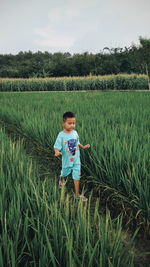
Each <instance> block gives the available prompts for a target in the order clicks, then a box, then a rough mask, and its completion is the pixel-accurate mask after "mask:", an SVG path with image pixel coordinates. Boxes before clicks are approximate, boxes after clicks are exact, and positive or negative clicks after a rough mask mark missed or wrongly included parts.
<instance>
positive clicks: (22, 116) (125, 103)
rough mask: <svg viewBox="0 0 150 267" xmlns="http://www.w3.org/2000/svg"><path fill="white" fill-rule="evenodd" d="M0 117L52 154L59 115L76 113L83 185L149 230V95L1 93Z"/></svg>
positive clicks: (129, 93)
mask: <svg viewBox="0 0 150 267" xmlns="http://www.w3.org/2000/svg"><path fill="white" fill-rule="evenodd" d="M0 96H1V99H0V103H3V105H1V108H0V117H1V119H2V120H4V121H6V122H9V123H13V124H15V125H16V126H17V127H18V129H19V131H20V133H21V134H23V135H25V136H27V137H28V138H30V139H32V140H33V141H36V142H37V143H38V144H39V145H41V146H42V147H43V149H45V151H48V152H49V153H50V155H51V156H53V144H54V141H55V138H56V136H57V134H58V132H59V131H60V130H61V129H62V128H61V124H60V122H61V119H62V114H63V113H64V112H65V111H67V110H72V111H73V112H75V114H76V117H77V131H78V133H79V136H80V141H81V143H90V144H91V148H90V149H89V150H86V151H81V160H82V171H83V172H84V173H85V175H86V177H87V182H92V183H93V185H94V184H95V185H97V186H99V185H104V186H107V187H109V188H111V189H112V190H114V191H115V192H118V195H119V196H120V198H122V200H126V201H127V202H128V203H129V204H130V205H131V207H133V208H135V210H136V212H137V214H138V215H139V216H141V217H143V220H144V222H145V223H146V224H147V226H149V220H150V210H149V207H150V186H149V180H150V152H149V145H150V137H149V125H150V118H149V113H150V108H149V107H150V105H149V104H150V103H149V102H150V101H149V99H150V98H149V92H133V93H131V92H126V93H124V92H109V94H108V93H107V92H70V93H69V92H67V93H62V92H61V93H60V92H58V93H56V92H55V93H52V92H51V93H45V94H43V93H30V94H27V93H9V94H8V93H1V94H0Z"/></svg>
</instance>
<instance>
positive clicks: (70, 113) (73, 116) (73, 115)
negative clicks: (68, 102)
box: [63, 111, 75, 121]
mask: <svg viewBox="0 0 150 267" xmlns="http://www.w3.org/2000/svg"><path fill="white" fill-rule="evenodd" d="M67 118H75V114H74V113H73V112H71V111H68V112H65V113H64V114H63V121H65V120H66V119H67Z"/></svg>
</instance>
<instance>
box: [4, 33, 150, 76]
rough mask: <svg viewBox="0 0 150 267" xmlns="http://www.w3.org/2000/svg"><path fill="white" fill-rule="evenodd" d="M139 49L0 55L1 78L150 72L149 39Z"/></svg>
mask: <svg viewBox="0 0 150 267" xmlns="http://www.w3.org/2000/svg"><path fill="white" fill-rule="evenodd" d="M139 41H140V44H139V45H138V46H136V45H132V46H130V47H125V48H119V47H117V48H111V49H110V48H108V47H105V48H104V49H103V50H102V51H100V52H99V53H97V54H93V53H88V52H85V53H82V54H79V53H77V54H73V55H72V54H70V53H68V52H66V53H61V52H57V53H53V54H52V53H49V52H47V51H46V52H40V51H38V52H36V53H33V52H32V51H28V52H22V51H21V52H19V53H18V54H17V55H12V54H3V55H2V54H1V55H0V77H8V78H32V77H37V78H38V77H39V78H41V77H42V78H45V77H63V76H87V75H107V74H118V73H128V74H130V73H138V74H143V73H145V74H147V75H148V76H149V73H150V39H146V38H142V37H140V38H139Z"/></svg>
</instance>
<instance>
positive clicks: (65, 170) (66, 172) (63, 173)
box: [58, 167, 71, 187]
mask: <svg viewBox="0 0 150 267" xmlns="http://www.w3.org/2000/svg"><path fill="white" fill-rule="evenodd" d="M70 173H71V168H70V167H68V168H63V169H62V170H61V173H60V176H59V181H58V186H59V187H61V185H62V183H63V178H64V177H66V176H68V175H69V174H70Z"/></svg>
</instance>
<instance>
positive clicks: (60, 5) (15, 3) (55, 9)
mask: <svg viewBox="0 0 150 267" xmlns="http://www.w3.org/2000/svg"><path fill="white" fill-rule="evenodd" d="M140 36H142V37H145V38H150V0H103V1H102V0H0V54H17V53H19V52H20V51H23V52H25V51H29V50H30V51H32V52H37V51H41V52H44V51H48V52H50V53H55V52H63V53H64V52H69V53H71V54H75V53H84V52H89V53H98V52H100V51H102V50H103V48H104V47H109V48H115V47H122V48H124V47H130V46H131V45H132V44H135V45H138V44H139V37H140Z"/></svg>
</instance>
